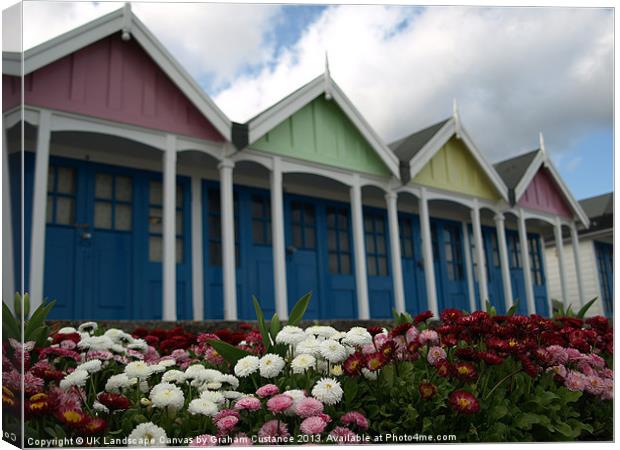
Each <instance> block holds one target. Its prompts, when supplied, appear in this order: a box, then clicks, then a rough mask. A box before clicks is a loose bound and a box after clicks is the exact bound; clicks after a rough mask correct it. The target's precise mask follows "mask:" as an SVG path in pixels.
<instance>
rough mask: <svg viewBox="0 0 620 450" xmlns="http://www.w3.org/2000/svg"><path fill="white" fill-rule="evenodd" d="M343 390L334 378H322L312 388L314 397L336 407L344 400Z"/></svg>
mask: <svg viewBox="0 0 620 450" xmlns="http://www.w3.org/2000/svg"><path fill="white" fill-rule="evenodd" d="M342 394H343V391H342V388H341V387H340V383H339V382H338V380H335V379H334V378H321V379H320V380H319V381H317V383H316V384H315V385H314V387H313V388H312V396H313V397H314V398H316V399H317V400H319V401H321V402H323V403H325V404H326V405H335V404H336V403H338V402H339V401H340V400H341V399H342Z"/></svg>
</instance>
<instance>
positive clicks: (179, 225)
mask: <svg viewBox="0 0 620 450" xmlns="http://www.w3.org/2000/svg"><path fill="white" fill-rule="evenodd" d="M175 227H176V230H175V233H176V234H177V236H183V211H177V214H176V224H175Z"/></svg>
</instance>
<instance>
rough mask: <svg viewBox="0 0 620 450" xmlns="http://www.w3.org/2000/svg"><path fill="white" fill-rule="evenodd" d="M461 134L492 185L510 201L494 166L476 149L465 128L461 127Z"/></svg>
mask: <svg viewBox="0 0 620 450" xmlns="http://www.w3.org/2000/svg"><path fill="white" fill-rule="evenodd" d="M460 134H461V138H463V141H464V142H465V145H466V146H467V148H469V151H470V152H471V153H472V155H473V156H474V158H476V161H478V164H480V166H481V167H482V168H483V169H484V171H485V173H486V174H487V176H488V177H489V179H490V180H491V183H493V186H495V189H497V191H498V192H499V193H500V194H501V195H502V198H503V199H504V200H506V201H508V187H507V186H506V184H505V183H504V181H503V180H502V178H501V177H500V176H499V174H498V173H497V171H496V170H495V168H494V167H493V165H492V164H491V163H489V162H488V161H487V159H486V158H485V157H484V155H483V154H482V153H481V152H480V150H478V147H476V144H475V143H474V141H473V140H472V139H471V137H470V136H469V134H468V133H467V131H466V130H465V129H464V128H463V127H461V130H460Z"/></svg>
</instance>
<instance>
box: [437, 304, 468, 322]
mask: <svg viewBox="0 0 620 450" xmlns="http://www.w3.org/2000/svg"><path fill="white" fill-rule="evenodd" d="M464 315H465V314H463V311H461V310H460V309H455V308H446V309H444V310H443V311H442V312H441V314H440V315H439V318H440V319H441V321H442V322H444V323H454V322H456V321H457V320H458V318H459V317H463V316H464Z"/></svg>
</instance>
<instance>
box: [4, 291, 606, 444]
mask: <svg viewBox="0 0 620 450" xmlns="http://www.w3.org/2000/svg"><path fill="white" fill-rule="evenodd" d="M308 301H309V297H305V298H304V299H302V300H301V301H300V302H299V303H298V305H297V306H296V307H295V308H294V309H293V310H292V311H291V317H290V318H289V321H288V322H287V325H286V326H282V325H281V324H280V321H279V320H278V317H277V316H274V317H273V318H272V320H271V321H270V323H269V324H267V323H266V322H265V320H264V318H263V316H262V311H261V310H260V307H259V306H258V304H257V303H256V304H255V306H256V308H257V315H258V328H257V329H255V328H254V327H253V326H252V325H249V324H239V325H238V326H237V327H236V328H235V329H223V330H218V331H216V332H215V333H202V334H198V335H196V334H192V333H187V332H185V331H184V330H183V329H180V328H177V329H171V330H159V329H150V330H149V329H145V328H138V329H135V330H133V332H131V333H128V332H125V331H122V330H119V329H115V328H111V329H102V328H101V327H98V325H97V324H96V323H94V322H87V323H84V324H81V325H80V326H79V327H78V328H71V327H65V328H63V329H60V330H58V331H57V332H55V333H53V334H52V335H51V336H50V337H49V338H47V336H48V334H47V333H48V332H49V331H48V330H47V328H46V327H45V326H44V325H41V324H43V323H44V322H43V319H44V318H45V314H46V312H47V311H49V307H43V310H44V311H42V312H39V311H37V312H35V313H34V314H33V316H32V318H31V320H30V321H29V322H28V323H27V324H26V325H25V329H26V335H25V338H26V339H25V340H26V343H25V344H21V343H20V342H19V341H18V340H17V339H15V337H11V335H10V333H11V332H15V331H16V330H18V329H19V327H18V326H17V325H18V323H17V321H16V319H14V318H13V317H11V318H8V317H7V314H9V313H8V312H7V311H6V308H5V311H4V312H3V321H4V322H5V331H6V330H8V331H7V333H8V334H7V333H5V335H4V338H5V342H3V374H2V375H3V378H2V381H3V408H4V410H5V412H8V413H9V414H5V423H4V428H5V430H7V428H8V429H11V428H14V429H17V428H18V427H17V424H18V423H17V421H18V419H17V418H16V413H17V412H18V411H19V409H20V408H22V407H23V408H24V413H25V418H26V425H25V436H26V440H27V442H26V444H27V445H29V444H28V438H30V443H31V444H30V445H29V446H32V444H35V445H37V444H41V445H43V444H45V446H50V444H51V445H53V443H54V442H55V441H54V440H57V439H62V438H67V439H71V440H72V441H71V442H72V443H73V445H78V446H79V445H80V444H83V445H89V444H96V445H128V444H129V445H133V446H135V445H147V444H155V445H165V444H172V445H176V446H179V445H181V446H182V445H193V446H206V445H218V444H219V445H228V444H230V445H251V444H260V443H263V444H274V443H279V444H286V443H332V444H336V443H388V444H389V443H395V442H401V443H402V442H419V441H423V442H424V441H431V440H432V441H437V439H442V440H449V441H451V442H469V441H475V442H480V441H484V442H492V441H499V442H506V441H521V442H523V441H565V440H576V439H581V440H611V439H612V433H613V430H612V403H613V402H612V397H613V372H612V370H611V369H610V367H611V366H612V359H611V358H612V351H613V348H612V345H613V344H612V342H613V333H612V330H611V328H610V326H609V323H608V321H607V319H605V318H603V317H592V318H589V319H587V320H582V319H581V318H578V317H558V318H554V319H546V318H543V317H540V316H535V315H532V316H530V317H524V316H519V315H507V316H498V315H493V314H492V313H491V314H489V313H487V312H483V311H476V312H474V313H472V314H466V313H463V312H461V311H458V310H454V309H447V310H444V311H443V312H442V313H441V317H440V319H441V321H440V322H439V323H433V324H432V325H431V324H430V323H429V319H431V316H432V315H431V314H430V312H426V313H423V314H420V315H418V316H417V317H415V318H412V317H410V316H408V315H397V316H396V317H395V322H394V325H393V326H392V327H390V329H389V330H388V329H384V328H382V327H378V326H375V327H368V328H364V327H352V328H351V329H349V330H341V331H339V330H336V329H334V328H332V327H330V326H322V325H315V326H310V327H307V328H306V329H302V328H300V327H298V326H297V324H299V322H300V320H301V318H302V316H303V312H304V311H305V308H306V307H307V304H308ZM46 308H48V309H46ZM11 320H12V321H13V322H14V323H10V321H11ZM22 358H23V361H24V367H25V371H26V373H25V375H24V381H25V392H24V399H25V400H24V401H23V403H22V401H21V395H20V382H21V377H20V373H19V369H18V368H19V367H20V365H21V360H22ZM11 413H13V414H12V415H11ZM11 421H13V422H11ZM451 436H454V437H451ZM87 437H90V439H86V438H87ZM96 439H99V440H98V441H97V440H96Z"/></svg>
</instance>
